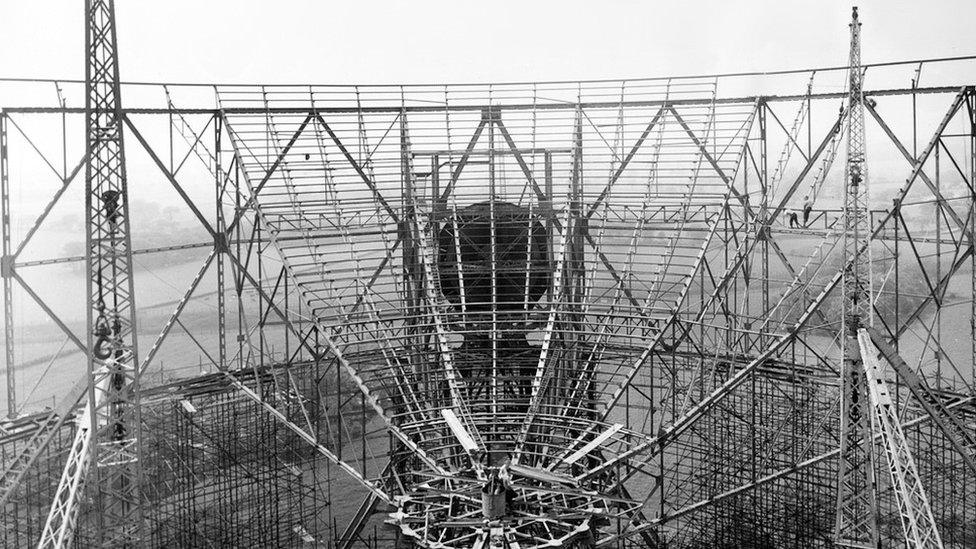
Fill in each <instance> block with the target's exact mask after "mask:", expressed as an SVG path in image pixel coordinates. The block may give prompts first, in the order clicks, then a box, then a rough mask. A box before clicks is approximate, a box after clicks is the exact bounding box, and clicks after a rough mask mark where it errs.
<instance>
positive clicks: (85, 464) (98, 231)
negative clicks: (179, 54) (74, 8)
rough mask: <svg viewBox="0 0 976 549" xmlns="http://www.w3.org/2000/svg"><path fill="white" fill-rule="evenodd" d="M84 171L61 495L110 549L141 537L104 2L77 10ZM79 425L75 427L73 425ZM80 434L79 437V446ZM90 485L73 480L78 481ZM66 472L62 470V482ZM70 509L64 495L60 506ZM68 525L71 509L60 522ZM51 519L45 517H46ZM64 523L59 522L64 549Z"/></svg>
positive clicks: (129, 290) (132, 341)
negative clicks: (71, 438) (81, 389)
mask: <svg viewBox="0 0 976 549" xmlns="http://www.w3.org/2000/svg"><path fill="white" fill-rule="evenodd" d="M85 16H86V17H85V33H86V41H85V45H86V53H87V65H86V78H85V81H86V102H85V113H86V118H87V141H86V150H87V151H88V154H87V156H88V164H87V170H86V177H85V209H86V213H87V216H88V222H87V228H88V231H87V240H86V244H87V250H88V253H87V255H86V272H87V275H88V284H87V297H88V321H87V326H88V345H87V348H88V349H89V350H90V352H89V355H88V366H89V384H88V387H89V389H88V403H89V404H88V411H89V413H90V418H89V420H88V421H89V423H88V426H89V427H88V428H90V429H91V432H90V434H88V435H86V436H84V437H83V438H84V443H83V444H80V445H78V446H77V449H78V452H79V455H77V456H75V455H74V453H72V457H73V458H74V460H73V461H70V462H69V467H74V472H73V474H74V476H75V477H77V478H74V479H72V480H71V481H70V483H69V484H70V485H71V486H73V487H74V489H77V487H79V486H82V485H84V486H86V487H87V488H88V489H89V490H90V492H89V495H90V496H91V497H92V498H93V499H94V505H93V509H94V517H93V518H94V520H95V521H96V527H95V528H94V529H93V534H94V536H95V539H93V540H89V542H90V543H92V544H94V545H107V546H119V545H126V544H131V543H134V542H137V541H138V540H139V539H140V536H141V528H142V514H141V511H142V505H141V501H140V499H141V498H140V495H139V487H140V484H141V483H142V477H141V464H140V463H139V429H140V424H141V421H140V417H139V413H140V411H139V368H138V359H137V356H138V347H137V343H136V334H135V325H136V324H135V304H134V302H133V297H134V295H133V294H134V288H133V272H132V254H131V249H132V246H131V236H130V232H129V198H128V188H127V184H126V165H125V149H124V146H123V141H122V126H123V121H122V114H121V108H122V103H121V98H120V89H121V88H120V79H119V67H118V49H117V40H116V29H115V5H114V1H113V0H89V1H88V2H86V4H85ZM82 425H84V424H82ZM83 429H85V427H80V428H79V437H80V436H81V435H80V433H81V431H82V430H83ZM86 470H87V474H88V475H90V476H91V477H92V478H89V479H83V478H81V477H84V476H85V474H86ZM67 471H68V469H66V473H67ZM67 502H72V503H73V504H74V505H77V504H78V501H77V497H76V495H74V494H72V495H71V497H70V498H69V499H68V500H66V502H65V503H67ZM62 514H63V515H65V516H66V517H74V518H76V517H77V514H78V510H77V509H74V508H72V509H68V510H66V511H64V512H62ZM52 516H53V513H52ZM72 522H73V519H70V520H64V519H62V521H61V529H62V530H66V529H67V533H66V534H65V537H64V540H67V542H68V543H70V536H71V535H72V534H73V532H71V531H70V527H71V526H72Z"/></svg>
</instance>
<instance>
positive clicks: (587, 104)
mask: <svg viewBox="0 0 976 549" xmlns="http://www.w3.org/2000/svg"><path fill="white" fill-rule="evenodd" d="M958 91H959V86H936V87H929V88H915V89H914V90H913V89H912V88H889V89H881V90H872V91H865V92H864V96H865V97H882V96H898V95H904V96H910V95H912V94H915V95H922V94H940V93H956V92H958ZM844 97H847V94H846V93H840V92H831V93H813V94H809V95H807V94H805V93H804V94H788V95H765V96H764V95H749V96H739V97H725V98H717V99H713V98H711V97H701V98H694V99H667V100H646V101H623V102H621V101H584V102H582V103H573V102H559V103H556V102H554V103H535V104H533V103H512V104H507V105H506V104H495V105H492V108H494V109H498V110H499V111H507V110H512V111H517V110H538V111H560V110H573V109H576V108H578V107H582V108H584V109H601V108H604V109H619V108H620V107H621V106H623V107H624V108H639V107H660V106H665V105H673V106H682V105H740V104H741V105H746V104H749V105H751V104H754V103H755V102H757V101H764V102H766V103H773V102H789V101H806V100H807V99H810V100H811V101H819V100H825V99H842V98H844ZM485 107H486V105H450V106H446V105H445V106H434V105H423V106H419V105H418V106H410V105H401V104H400V103H396V104H395V105H394V104H392V103H391V104H390V105H388V106H386V105H384V106H376V107H361V108H360V107H353V106H348V107H346V106H343V107H319V106H316V107H315V108H314V109H313V108H311V107H281V108H225V109H214V108H203V109H191V108H183V109H169V108H142V107H134V108H126V109H122V113H123V114H125V115H132V114H183V115H188V114H202V115H210V116H213V115H214V114H224V115H236V114H304V115H308V114H315V113H319V114H342V113H346V114H350V113H363V114H369V113H388V114H391V113H401V112H407V113H413V112H444V111H445V110H446V111H450V112H465V111H481V110H483V109H484V108H485ZM2 109H3V110H4V111H5V112H7V113H11V114H17V113H49V114H62V113H63V114H84V112H85V110H84V109H79V108H64V107H2Z"/></svg>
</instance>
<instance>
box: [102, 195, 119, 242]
mask: <svg viewBox="0 0 976 549" xmlns="http://www.w3.org/2000/svg"><path fill="white" fill-rule="evenodd" d="M121 196H122V195H121V193H119V191H113V190H111V189H109V190H107V191H105V192H103V193H102V208H103V209H104V210H105V219H107V220H108V224H109V228H110V229H111V230H112V231H113V232H114V231H115V229H116V228H117V227H118V223H119V215H120V214H121V213H122V212H121V211H120V208H119V206H120V204H119V198H121Z"/></svg>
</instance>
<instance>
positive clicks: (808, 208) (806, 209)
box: [803, 195, 813, 227]
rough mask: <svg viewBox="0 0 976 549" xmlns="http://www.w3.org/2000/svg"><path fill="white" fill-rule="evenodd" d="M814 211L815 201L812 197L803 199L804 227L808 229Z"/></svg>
mask: <svg viewBox="0 0 976 549" xmlns="http://www.w3.org/2000/svg"><path fill="white" fill-rule="evenodd" d="M812 211H813V200H812V199H811V198H810V196H809V195H808V196H804V197H803V226H804V227H806V226H807V223H809V222H810V212H812Z"/></svg>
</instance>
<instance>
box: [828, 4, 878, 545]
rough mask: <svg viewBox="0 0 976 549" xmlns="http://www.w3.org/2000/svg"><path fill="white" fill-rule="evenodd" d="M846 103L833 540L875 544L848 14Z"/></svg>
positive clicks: (867, 264)
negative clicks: (862, 345) (862, 341)
mask: <svg viewBox="0 0 976 549" xmlns="http://www.w3.org/2000/svg"><path fill="white" fill-rule="evenodd" d="M850 29H851V48H850V62H849V71H850V72H849V75H848V97H847V104H848V109H849V110H850V112H849V124H848V128H847V166H846V170H845V174H844V187H845V193H844V216H843V217H844V265H845V267H844V272H843V303H844V316H843V320H842V326H841V330H842V332H843V333H842V338H841V341H842V342H843V343H842V348H843V355H844V356H843V362H842V365H841V391H842V395H841V434H840V439H841V440H840V458H839V466H838V482H837V514H836V521H835V532H834V533H835V540H836V542H837V544H838V545H841V546H844V547H865V548H876V547H878V518H877V497H876V494H875V478H874V456H873V449H872V442H871V423H870V422H871V416H870V413H871V408H870V404H869V403H868V398H867V391H866V384H865V376H864V368H863V363H862V360H861V355H860V351H859V349H858V343H857V331H858V329H859V328H861V327H862V326H865V325H869V324H871V258H870V248H869V246H868V239H869V237H870V229H871V227H870V220H869V218H868V215H869V214H868V193H867V191H868V185H867V183H868V179H867V164H866V162H865V154H864V152H865V151H864V92H863V89H862V87H861V84H862V77H863V71H862V69H861V23H860V21H859V20H858V15H857V8H856V7H855V8H854V9H853V12H852V15H851V23H850Z"/></svg>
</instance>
